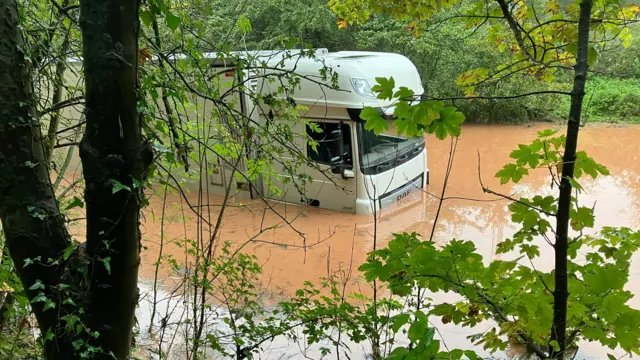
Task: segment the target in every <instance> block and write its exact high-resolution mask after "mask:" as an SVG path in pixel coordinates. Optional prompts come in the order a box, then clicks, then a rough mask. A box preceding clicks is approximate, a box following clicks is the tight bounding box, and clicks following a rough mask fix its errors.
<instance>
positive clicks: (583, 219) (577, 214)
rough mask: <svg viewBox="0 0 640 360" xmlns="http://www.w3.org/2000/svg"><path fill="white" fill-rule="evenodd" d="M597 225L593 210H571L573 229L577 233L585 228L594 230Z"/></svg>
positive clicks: (585, 208)
mask: <svg viewBox="0 0 640 360" xmlns="http://www.w3.org/2000/svg"><path fill="white" fill-rule="evenodd" d="M594 225H595V216H594V215H593V209H591V208H588V207H579V208H578V210H574V209H571V228H572V229H573V230H576V231H580V230H583V229H585V228H592V227H593V226H594Z"/></svg>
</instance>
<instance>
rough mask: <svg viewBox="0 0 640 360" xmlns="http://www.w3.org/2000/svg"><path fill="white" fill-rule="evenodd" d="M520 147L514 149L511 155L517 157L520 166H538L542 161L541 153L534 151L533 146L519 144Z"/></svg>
mask: <svg viewBox="0 0 640 360" xmlns="http://www.w3.org/2000/svg"><path fill="white" fill-rule="evenodd" d="M518 148H519V149H518V150H514V151H512V152H511V154H510V155H509V157H511V158H512V159H515V160H516V164H518V166H524V165H529V167H531V168H536V167H537V166H538V163H539V162H540V154H538V152H537V151H534V150H533V149H532V148H531V146H527V145H522V144H519V145H518Z"/></svg>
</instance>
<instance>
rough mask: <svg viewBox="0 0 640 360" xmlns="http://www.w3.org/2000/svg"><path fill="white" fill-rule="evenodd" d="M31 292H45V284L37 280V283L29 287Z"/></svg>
mask: <svg viewBox="0 0 640 360" xmlns="http://www.w3.org/2000/svg"><path fill="white" fill-rule="evenodd" d="M29 290H31V291H35V290H44V284H43V283H42V281H40V280H39V279H38V280H36V282H35V283H34V284H33V285H31V286H30V287H29Z"/></svg>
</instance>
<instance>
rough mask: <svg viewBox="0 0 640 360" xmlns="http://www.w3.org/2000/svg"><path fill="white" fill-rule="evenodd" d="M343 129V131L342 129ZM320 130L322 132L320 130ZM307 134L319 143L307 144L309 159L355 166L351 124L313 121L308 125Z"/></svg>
mask: <svg viewBox="0 0 640 360" xmlns="http://www.w3.org/2000/svg"><path fill="white" fill-rule="evenodd" d="M340 130H342V131H340ZM318 131H320V132H318ZM307 135H308V136H309V137H310V138H311V139H313V140H314V141H315V142H316V143H317V145H316V150H314V149H313V147H312V146H311V144H309V145H308V146H307V156H308V157H309V159H311V160H313V161H315V162H318V163H320V164H325V165H341V164H342V165H346V167H347V168H348V169H352V168H353V156H352V144H351V126H349V125H348V124H344V123H343V124H342V126H341V124H339V123H330V122H311V123H310V125H307Z"/></svg>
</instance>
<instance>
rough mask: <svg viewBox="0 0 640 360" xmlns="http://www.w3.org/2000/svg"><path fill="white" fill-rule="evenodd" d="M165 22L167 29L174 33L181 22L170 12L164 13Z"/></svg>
mask: <svg viewBox="0 0 640 360" xmlns="http://www.w3.org/2000/svg"><path fill="white" fill-rule="evenodd" d="M165 20H166V22H167V27H168V28H169V29H171V31H175V30H176V29H177V28H178V26H180V23H181V22H182V20H181V19H180V17H179V16H176V15H174V14H173V13H172V12H170V11H167V12H166V13H165Z"/></svg>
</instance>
